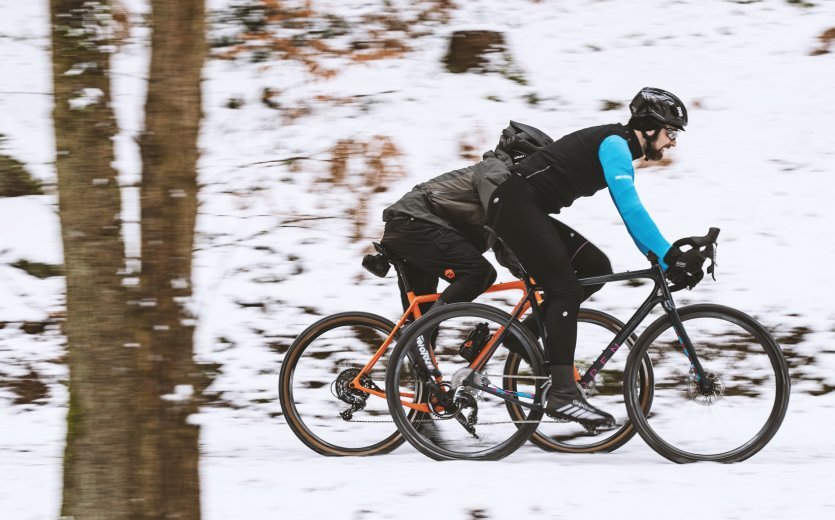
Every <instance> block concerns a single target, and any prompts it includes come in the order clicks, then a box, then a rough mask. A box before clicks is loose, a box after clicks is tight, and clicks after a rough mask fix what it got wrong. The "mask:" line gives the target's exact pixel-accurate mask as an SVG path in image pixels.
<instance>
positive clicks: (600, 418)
mask: <svg viewBox="0 0 835 520" xmlns="http://www.w3.org/2000/svg"><path fill="white" fill-rule="evenodd" d="M550 369H551V381H549V382H547V383H545V384H546V385H547V386H548V388H547V394H546V395H545V399H546V402H545V406H544V412H545V413H546V414H548V415H550V416H551V417H554V418H556V419H563V420H568V421H574V422H577V423H580V424H582V425H583V426H585V427H586V428H590V429H596V430H600V429H607V428H611V427H613V426H615V418H614V417H612V416H611V415H610V414H608V413H606V412H604V411H603V410H600V409H598V408H595V407H594V406H592V405H590V404H589V403H588V401H586V399H585V398H584V397H583V394H582V393H581V392H580V389H579V388H577V383H575V382H574V367H573V366H563V365H557V366H552V367H550ZM543 390H546V388H543Z"/></svg>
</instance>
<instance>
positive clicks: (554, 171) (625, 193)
mask: <svg viewBox="0 0 835 520" xmlns="http://www.w3.org/2000/svg"><path fill="white" fill-rule="evenodd" d="M641 156H643V151H642V150H641V146H640V144H639V143H638V139H637V138H636V137H635V135H634V134H633V132H632V131H631V130H630V129H629V128H627V127H626V126H624V125H621V124H612V125H602V126H595V127H591V128H585V129H583V130H579V131H577V132H573V133H571V134H568V135H566V136H564V137H562V138H560V139H559V140H557V141H556V142H554V143H552V144H550V145H548V146H545V147H543V148H541V149H540V150H538V151H537V152H535V153H533V154H531V155H530V156H529V157H527V158H526V159H524V160H523V161H522V162H520V163H519V164H517V165H516V166H514V167H513V170H514V172H517V173H519V174H521V175H522V176H523V177H526V178H527V179H528V182H529V183H530V184H531V185H532V186H533V187H534V188H535V189H536V191H537V192H538V193H539V196H540V202H541V203H542V204H543V207H545V208H546V210H547V211H548V212H549V213H559V211H560V210H561V209H562V208H565V207H568V206H570V205H571V204H572V203H573V202H574V201H575V200H577V199H578V198H580V197H588V196H591V195H593V194H594V193H596V192H598V191H600V190H602V189H603V188H608V189H609V193H610V194H611V196H612V200H613V201H614V203H615V206H616V207H617V210H618V212H619V213H620V216H621V218H622V219H623V222H624V224H626V228H627V230H628V231H629V234H630V236H631V237H632V239H633V240H634V242H635V245H636V246H638V249H639V250H640V251H641V253H643V254H644V255H647V254H648V253H649V252H650V251H652V252H653V253H654V254H655V255H656V256H657V257H658V258H659V259H663V258H664V255H665V254H667V251H669V249H670V243H669V242H668V241H667V240H666V239H665V238H664V236H663V235H662V234H661V232H660V231H659V230H658V227H657V226H656V225H655V223H654V222H653V220H652V218H650V216H649V213H647V211H646V209H645V208H644V205H643V204H642V203H641V199H640V198H639V197H638V192H637V191H636V190H635V183H634V181H635V170H634V169H633V167H632V161H634V160H635V159H638V158H640V157H641ZM659 261H660V262H661V265H662V267H663V268H664V269H666V268H667V266H666V264H664V262H663V260H659Z"/></svg>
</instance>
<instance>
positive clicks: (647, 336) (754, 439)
mask: <svg viewBox="0 0 835 520" xmlns="http://www.w3.org/2000/svg"><path fill="white" fill-rule="evenodd" d="M678 314H679V316H680V318H681V320H682V322H683V324H684V329H685V331H686V332H687V336H688V337H689V338H690V339H691V342H692V344H693V347H694V350H695V351H696V353H697V355H698V358H699V361H700V363H701V365H702V366H703V367H704V369H705V373H706V375H707V376H708V377H709V378H710V381H711V382H712V387H713V388H712V391H711V392H710V393H706V392H702V391H701V390H699V387H698V384H697V382H696V381H695V375H694V372H693V370H692V369H691V367H690V361H689V360H688V359H687V358H686V357H685V356H684V354H683V352H682V350H681V349H679V348H676V347H677V346H678V345H679V343H680V340H679V339H678V335H677V334H676V332H675V330H674V329H673V325H672V322H671V320H670V318H669V317H668V316H666V315H665V316H662V317H661V318H659V319H657V320H656V321H654V322H653V323H652V324H650V326H649V327H647V329H646V331H644V333H643V334H641V336H640V337H639V338H638V342H637V344H636V345H635V348H634V349H633V350H632V352H631V353H630V357H629V359H628V361H627V369H626V382H625V383H626V384H625V387H626V390H627V392H626V394H625V395H626V398H627V409H628V411H629V417H630V418H631V419H632V422H633V424H634V426H635V429H636V430H637V431H638V433H639V434H640V435H641V437H642V438H643V439H644V441H645V442H646V443H647V444H648V445H649V446H650V447H651V448H652V449H654V450H655V451H656V452H658V453H659V454H660V455H662V456H664V457H666V458H667V459H669V460H671V461H673V462H677V463H688V462H696V461H713V462H726V463H727V462H739V461H743V460H745V459H747V458H749V457H751V456H752V455H754V454H756V453H757V452H759V451H760V450H761V449H762V448H763V447H765V446H766V444H768V442H769V441H770V440H771V439H772V438H773V437H774V435H775V434H776V433H777V430H778V429H779V428H780V425H781V423H782V421H783V418H784V417H785V414H786V410H787V408H788V403H789V393H790V386H791V382H790V378H789V372H788V365H787V363H786V360H785V358H784V357H783V354H782V352H781V350H780V347H779V345H778V344H777V342H776V341H775V340H774V338H773V337H772V336H771V334H770V333H769V332H768V331H767V330H766V329H765V328H764V327H763V326H762V325H761V324H760V323H758V322H757V321H756V320H755V319H754V318H752V317H750V316H748V315H747V314H745V313H743V312H740V311H738V310H736V309H732V308H730V307H725V306H721V305H714V304H699V305H692V306H688V307H683V308H681V309H679V310H678ZM647 355H648V356H649V357H650V359H651V360H652V364H653V374H654V378H655V391H654V392H655V393H654V402H653V407H652V410H650V412H649V413H645V412H644V411H643V410H642V409H641V408H640V407H639V406H637V404H638V403H637V400H636V399H635V397H634V395H632V392H633V391H634V390H635V386H636V381H637V371H638V369H639V367H640V364H639V363H638V361H639V360H640V359H642V358H643V357H644V356H647Z"/></svg>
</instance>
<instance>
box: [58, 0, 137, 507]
mask: <svg viewBox="0 0 835 520" xmlns="http://www.w3.org/2000/svg"><path fill="white" fill-rule="evenodd" d="M50 8H51V22H52V58H53V59H52V61H53V84H54V92H55V106H54V109H53V116H54V120H55V141H56V147H57V150H56V170H57V174H58V191H59V209H60V219H61V232H62V238H63V244H64V262H65V271H66V279H67V322H66V326H65V331H66V336H67V342H68V363H69V369H70V407H69V414H68V420H67V424H68V431H67V444H66V452H65V456H64V459H65V463H64V495H63V506H62V514H63V515H64V516H71V517H75V518H84V519H97V518H102V519H104V518H107V519H120V518H125V519H127V518H133V517H134V515H133V512H134V511H133V510H132V508H133V507H134V506H133V505H134V504H135V503H136V501H133V500H131V499H132V498H134V497H135V494H134V489H135V488H134V482H135V479H134V477H133V471H132V467H133V466H134V464H133V461H134V456H133V453H134V452H133V450H132V444H133V441H134V430H135V423H134V416H133V414H132V411H133V406H132V403H133V399H134V397H135V370H136V363H135V359H136V358H135V349H134V348H132V346H133V344H134V341H135V339H134V338H133V337H132V335H131V332H130V327H129V326H128V310H127V309H128V307H127V298H128V296H127V295H126V293H125V290H124V289H123V285H122V278H121V275H120V273H122V272H123V270H124V265H125V261H124V246H123V242H122V235H121V221H120V213H121V199H120V193H119V186H118V184H117V176H116V171H115V170H114V169H113V168H112V166H111V163H112V162H113V145H112V138H113V136H114V135H115V134H116V124H115V121H114V115H113V108H112V106H111V104H110V79H109V69H110V65H109V62H110V55H109V47H108V46H109V44H110V43H111V42H110V39H109V26H108V21H107V19H108V14H109V5H108V2H104V1H100V2H90V1H89V0H51V2H50Z"/></svg>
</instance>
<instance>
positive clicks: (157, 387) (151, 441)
mask: <svg viewBox="0 0 835 520" xmlns="http://www.w3.org/2000/svg"><path fill="white" fill-rule="evenodd" d="M151 9H152V13H153V14H152V17H151V23H152V28H153V35H152V39H151V69H150V75H149V81H148V98H147V102H146V105H145V131H144V133H143V135H142V138H141V141H140V148H141V155H142V189H141V214H142V225H141V229H142V275H141V290H142V293H143V295H144V297H143V302H144V305H143V306H142V307H141V309H142V310H141V313H142V319H141V323H142V324H143V327H144V329H143V330H142V332H141V336H142V337H141V341H140V344H141V346H140V357H139V363H140V378H141V382H140V394H139V396H140V399H139V402H140V405H141V406H140V408H141V411H142V413H143V421H142V429H141V441H140V446H139V447H140V456H141V464H140V467H139V469H140V472H139V475H140V486H141V488H142V496H143V498H144V499H145V500H144V515H143V516H144V517H145V518H161V517H164V518H168V517H171V518H179V519H192V518H200V485H199V476H198V458H199V445H198V440H199V438H198V435H199V428H198V426H197V425H194V424H189V423H188V417H189V415H191V414H194V413H196V412H197V395H196V393H197V392H198V391H199V389H200V388H201V386H202V385H201V379H202V378H201V374H200V372H199V370H198V369H197V367H196V365H195V363H194V360H193V333H194V319H193V316H192V315H191V309H190V308H189V304H190V302H191V296H192V289H191V264H192V262H191V258H192V252H193V245H194V223H195V218H196V215H197V158H198V149H197V138H198V131H199V128H200V118H201V95H200V88H201V85H200V81H201V74H202V68H203V60H204V55H205V51H206V49H205V35H204V33H205V28H204V10H205V7H204V3H203V0H178V1H176V2H172V1H170V0H152V1H151Z"/></svg>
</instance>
